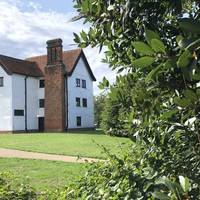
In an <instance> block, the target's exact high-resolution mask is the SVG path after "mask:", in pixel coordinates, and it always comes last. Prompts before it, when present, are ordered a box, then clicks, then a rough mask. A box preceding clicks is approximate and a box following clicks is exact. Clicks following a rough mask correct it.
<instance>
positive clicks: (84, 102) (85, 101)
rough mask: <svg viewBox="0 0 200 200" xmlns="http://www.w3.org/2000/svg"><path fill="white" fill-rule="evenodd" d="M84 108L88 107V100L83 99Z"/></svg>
mask: <svg viewBox="0 0 200 200" xmlns="http://www.w3.org/2000/svg"><path fill="white" fill-rule="evenodd" d="M83 107H87V99H85V98H83Z"/></svg>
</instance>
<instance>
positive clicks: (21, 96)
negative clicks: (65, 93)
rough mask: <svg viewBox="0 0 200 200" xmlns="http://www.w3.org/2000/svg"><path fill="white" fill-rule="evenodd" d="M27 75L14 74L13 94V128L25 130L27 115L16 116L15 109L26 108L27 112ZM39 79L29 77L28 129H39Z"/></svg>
mask: <svg viewBox="0 0 200 200" xmlns="http://www.w3.org/2000/svg"><path fill="white" fill-rule="evenodd" d="M25 77H26V76H23V75H18V74H13V75H12V96H13V102H12V107H13V112H12V115H13V130H14V131H21V130H25V116H14V110H15V109H17V110H24V114H25ZM38 81H39V80H38V79H37V78H34V77H27V129H28V130H36V129H38V119H37V111H38V105H39V101H38V89H39V88H38Z"/></svg>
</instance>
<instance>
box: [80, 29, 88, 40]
mask: <svg viewBox="0 0 200 200" xmlns="http://www.w3.org/2000/svg"><path fill="white" fill-rule="evenodd" d="M80 35H81V37H82V39H83V40H84V41H85V42H86V41H87V34H86V33H85V31H82V32H80Z"/></svg>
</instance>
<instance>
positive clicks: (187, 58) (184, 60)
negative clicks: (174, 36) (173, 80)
mask: <svg viewBox="0 0 200 200" xmlns="http://www.w3.org/2000/svg"><path fill="white" fill-rule="evenodd" d="M191 60H192V54H191V53H190V51H189V50H185V51H184V52H183V53H182V54H181V56H180V57H179V59H178V61H177V65H178V67H180V68H184V67H187V66H188V65H189V64H190V62H191Z"/></svg>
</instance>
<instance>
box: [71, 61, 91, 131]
mask: <svg viewBox="0 0 200 200" xmlns="http://www.w3.org/2000/svg"><path fill="white" fill-rule="evenodd" d="M76 78H79V79H84V80H86V88H82V87H76ZM76 97H80V98H81V107H76ZM82 98H87V107H86V108H85V107H83V106H82ZM77 116H81V122H82V126H81V127H80V126H78V127H77V124H76V117H77ZM68 118H69V120H68V128H69V129H73V128H91V127H94V101H93V81H92V79H91V77H90V74H89V73H88V70H87V68H86V66H85V63H84V61H83V59H82V58H81V59H80V60H79V62H78V63H77V66H76V68H75V70H74V72H73V73H72V75H71V76H70V77H68Z"/></svg>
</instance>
